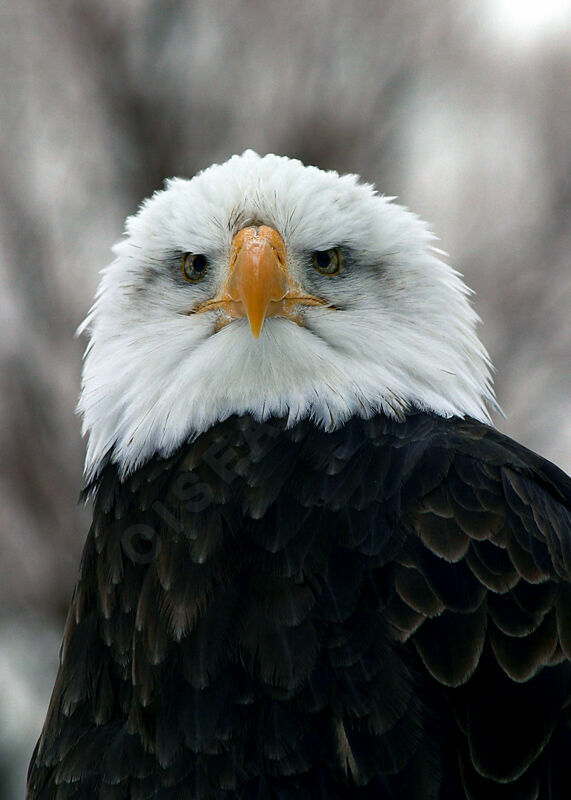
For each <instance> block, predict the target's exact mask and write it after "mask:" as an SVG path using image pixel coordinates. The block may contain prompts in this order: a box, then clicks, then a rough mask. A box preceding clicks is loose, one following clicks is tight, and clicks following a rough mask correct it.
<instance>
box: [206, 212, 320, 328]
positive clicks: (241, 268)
mask: <svg viewBox="0 0 571 800" xmlns="http://www.w3.org/2000/svg"><path fill="white" fill-rule="evenodd" d="M300 305H306V306H316V305H327V303H326V302H325V301H324V300H321V299H320V298H319V297H314V296H313V295H309V294H307V293H306V292H304V291H302V290H301V288H300V287H299V286H298V285H297V284H296V283H295V282H294V281H293V280H292V277H291V275H290V274H289V272H288V269H287V265H286V247H285V243H284V240H283V239H282V237H281V235H280V234H279V233H278V232H277V231H276V230H275V229H274V228H270V227H269V226H268V225H261V226H259V227H254V226H252V227H248V228H243V229H242V230H241V231H238V233H237V234H236V236H235V237H234V240H233V242H232V248H231V250H230V265H229V269H228V278H227V280H226V283H225V284H224V286H223V287H222V289H221V290H220V291H219V292H218V294H217V295H216V296H215V297H213V298H212V299H211V300H208V301H207V302H206V303H203V304H202V305H201V306H199V307H198V308H197V309H196V312H195V313H199V312H202V311H211V310H213V309H220V310H222V311H223V312H224V313H223V316H222V318H221V320H220V324H221V327H222V326H223V325H225V324H227V323H228V322H231V321H232V320H233V319H239V318H240V317H247V318H248V322H249V323H250V330H251V331H252V336H253V337H254V338H255V339H257V338H258V336H259V335H260V333H261V332H262V327H263V325H264V320H265V319H266V318H267V317H274V316H281V317H287V318H289V319H292V320H293V321H294V322H297V323H298V324H301V319H300V317H299V315H298V314H297V313H296V310H295V309H296V306H300Z"/></svg>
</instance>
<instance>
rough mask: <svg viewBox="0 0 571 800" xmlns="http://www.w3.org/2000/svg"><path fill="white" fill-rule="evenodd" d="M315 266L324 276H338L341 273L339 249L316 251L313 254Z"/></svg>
mask: <svg viewBox="0 0 571 800" xmlns="http://www.w3.org/2000/svg"><path fill="white" fill-rule="evenodd" d="M313 266H314V267H315V269H316V270H317V271H318V272H321V274H322V275H337V274H338V273H339V272H341V253H340V252H339V248H338V247H332V248H331V249H330V250H316V251H315V253H314V254H313Z"/></svg>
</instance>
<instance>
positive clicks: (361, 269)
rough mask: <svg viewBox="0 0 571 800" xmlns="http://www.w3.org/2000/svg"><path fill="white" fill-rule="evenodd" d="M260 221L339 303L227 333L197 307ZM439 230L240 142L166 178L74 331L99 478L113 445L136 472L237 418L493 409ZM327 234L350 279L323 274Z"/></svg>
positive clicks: (360, 188)
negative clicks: (201, 265)
mask: <svg viewBox="0 0 571 800" xmlns="http://www.w3.org/2000/svg"><path fill="white" fill-rule="evenodd" d="M252 223H258V224H266V225H270V226H272V227H274V228H275V229H276V230H277V231H279V233H280V234H281V235H282V237H283V239H284V242H285V245H286V248H287V259H288V269H289V271H290V273H292V274H293V275H295V277H296V280H297V281H299V282H300V283H301V285H302V286H303V287H304V288H305V289H307V290H308V291H309V292H311V293H313V294H315V295H318V296H319V297H321V298H323V299H325V300H327V301H328V302H330V303H331V304H332V305H333V306H334V308H326V307H305V308H303V309H302V311H301V314H302V317H303V322H304V324H303V326H300V325H298V324H296V323H295V322H292V321H291V320H289V319H283V318H280V317H271V318H269V319H267V320H266V322H265V323H264V327H263V330H262V333H261V335H260V337H259V339H254V338H253V336H252V334H251V332H250V329H249V326H248V323H247V321H246V320H244V319H239V320H236V321H234V322H232V323H231V324H229V325H226V326H225V327H223V328H222V329H220V330H217V329H216V312H214V311H213V312H207V313H201V314H196V315H193V314H192V313H189V312H191V311H192V309H193V308H194V307H196V306H197V305H198V304H200V303H202V302H204V301H205V300H206V299H208V297H209V296H211V295H212V294H214V293H215V292H216V291H217V289H218V288H219V286H220V285H221V282H222V281H223V279H224V275H225V273H226V271H227V268H228V257H229V252H230V247H231V243H232V239H233V236H234V235H235V234H236V233H237V232H238V231H239V230H240V229H241V228H243V227H244V226H245V225H248V224H252ZM432 241H433V237H432V235H431V234H430V233H429V231H428V229H427V227H426V225H425V224H424V223H423V222H422V221H421V220H419V219H418V218H417V217H416V216H415V215H414V214H412V213H410V212H409V211H407V210H406V209H404V208H402V207H400V206H398V205H396V204H394V203H392V202H391V201H390V200H389V199H387V198H384V197H380V196H378V195H376V194H375V192H374V190H373V188H372V187H371V186H369V185H367V184H360V183H358V179H357V177H356V176H354V175H345V176H339V175H338V174H337V173H335V172H323V171H321V170H319V169H316V168H314V167H305V166H303V164H301V162H299V161H294V160H291V159H288V158H283V157H278V156H274V155H268V156H265V157H263V158H260V157H259V156H258V155H256V154H255V153H253V152H251V151H247V152H246V153H244V154H243V155H241V156H234V157H233V158H231V159H230V160H229V161H227V162H226V163H224V164H221V165H214V166H212V167H210V168H209V169H207V170H205V171H204V172H201V173H199V174H198V175H196V176H195V177H194V178H193V179H192V180H181V179H175V180H171V181H168V182H167V184H166V188H165V190H164V191H161V192H157V193H155V194H154V195H153V197H152V198H150V199H149V200H147V201H145V203H143V205H142V207H141V209H140V210H139V212H138V213H137V214H136V215H135V216H133V217H130V218H129V219H128V220H127V229H126V239H124V240H123V241H121V242H120V243H119V244H117V245H116V246H115V248H114V252H115V255H116V258H115V260H114V261H113V263H112V264H111V265H110V266H108V267H107V268H106V269H104V270H103V272H102V275H103V277H102V280H101V284H100V287H99V290H98V292H97V296H96V300H95V303H94V305H93V308H92V309H91V311H90V312H89V315H88V317H87V319H86V320H85V322H84V324H83V326H82V328H81V330H82V331H83V330H88V331H89V333H90V342H89V345H88V347H87V351H86V356H85V366H84V371H83V384H82V393H81V398H80V402H79V410H80V411H81V413H82V414H83V425H84V432H85V433H87V434H88V436H89V443H88V446H87V460H86V472H87V475H88V477H92V476H93V475H95V474H96V473H97V471H98V470H99V468H100V466H101V464H102V463H103V462H104V460H105V459H106V458H107V457H110V458H111V459H112V460H113V461H116V462H117V463H118V464H119V465H120V469H121V473H122V474H123V475H125V474H127V473H128V472H130V471H132V470H133V469H134V468H136V467H137V466H139V465H141V464H142V463H143V462H144V461H146V460H147V459H148V458H150V457H151V456H153V455H155V454H158V455H161V456H166V455H169V454H170V453H172V452H173V451H174V450H175V449H176V448H177V447H179V446H180V445H181V444H182V443H184V442H185V441H187V440H188V439H190V438H192V437H194V436H195V435H196V434H198V433H200V432H202V431H204V430H206V429H207V428H208V427H210V426H211V425H213V424H214V423H216V422H217V421H219V420H222V419H225V418H227V417H228V416H230V415H232V414H236V413H251V414H252V415H254V416H255V417H256V418H258V419H266V418H268V417H270V416H280V417H283V416H285V417H287V418H288V420H289V422H290V423H291V424H293V423H294V422H296V421H297V420H299V419H302V418H306V417H310V418H312V419H313V420H314V421H315V422H316V424H318V425H321V426H323V427H325V428H334V427H337V426H339V425H341V424H342V423H343V422H344V421H345V420H347V419H348V418H349V417H351V416H353V415H363V416H368V415H371V414H373V413H375V412H376V411H383V412H385V413H387V414H390V415H393V416H401V415H403V414H404V413H406V411H407V410H408V409H410V408H420V409H424V410H431V411H434V412H436V413H437V414H440V415H444V416H449V415H453V414H457V415H460V416H463V415H471V416H473V417H476V418H478V419H481V420H485V421H488V420H489V417H488V412H487V410H486V408H487V406H491V407H495V401H494V397H493V391H492V388H491V382H490V364H489V360H488V356H487V354H486V351H485V349H484V347H483V345H482V344H481V343H480V341H479V339H478V338H477V336H476V333H475V326H476V323H477V321H478V318H477V316H476V314H475V312H474V311H473V310H472V308H471V306H470V304H469V302H468V300H467V295H468V293H469V290H468V289H467V288H466V286H465V285H464V284H463V283H462V281H461V279H460V277H459V275H458V273H456V272H455V271H454V270H453V269H451V268H450V267H449V266H448V265H447V264H445V263H444V262H442V261H441V260H440V259H439V258H437V257H436V254H435V252H434V251H433V249H432V248H431V242H432ZM334 246H339V247H340V248H341V252H342V254H343V268H342V270H341V273H340V274H339V275H338V276H334V277H329V276H323V275H320V274H319V273H318V272H317V271H316V270H315V269H313V268H312V266H311V254H312V253H313V252H315V251H318V250H326V249H328V248H331V247H334ZM185 252H193V253H202V254H204V255H205V256H206V257H207V258H208V263H209V269H208V274H207V276H206V277H205V279H204V280H203V281H201V282H200V283H199V284H190V283H187V282H185V281H184V279H183V278H182V276H181V272H180V258H181V255H182V254H183V253H185Z"/></svg>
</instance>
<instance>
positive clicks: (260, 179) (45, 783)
mask: <svg viewBox="0 0 571 800" xmlns="http://www.w3.org/2000/svg"><path fill="white" fill-rule="evenodd" d="M432 244H433V239H432V237H431V234H430V232H429V230H428V228H427V227H426V226H425V224H424V223H423V222H421V221H420V220H419V219H418V218H417V217H416V216H414V215H413V214H412V213H410V212H409V211H407V210H406V209H404V208H402V207H400V206H398V205H397V204H395V203H394V202H392V201H391V200H390V199H387V198H385V197H382V196H379V195H378V194H376V193H375V191H374V189H373V188H372V187H371V186H369V185H366V184H363V183H360V182H359V181H358V179H357V178H356V177H355V176H353V175H345V176H339V175H338V174H337V173H335V172H324V171H321V170H319V169H316V168H313V167H305V166H304V165H303V164H301V163H300V162H299V161H295V160H291V159H288V158H283V157H277V156H274V155H268V156H265V157H263V158H261V157H259V156H258V155H256V154H255V153H253V152H251V151H248V152H246V153H244V154H243V155H241V156H236V157H233V158H231V159H230V160H229V161H227V162H226V163H224V164H221V165H215V166H212V167H211V168H209V169H207V170H205V171H204V172H202V173H200V174H198V175H196V176H195V177H194V178H193V179H192V180H181V179H176V180H171V181H168V182H167V184H166V188H165V189H164V190H163V191H160V192H157V193H156V194H154V195H153V197H152V198H150V199H149V200H147V201H146V202H145V203H143V205H142V206H141V208H140V210H139V212H138V213H137V214H136V215H135V216H133V217H131V218H129V219H128V220H127V227H126V238H125V239H124V240H122V241H121V242H120V243H119V244H118V245H116V247H115V256H116V258H115V260H114V261H113V263H112V264H111V265H110V266H109V267H107V269H105V270H104V271H103V277H102V280H101V285H100V288H99V290H98V293H97V296H96V300H95V304H94V306H93V308H92V310H91V312H90V313H89V315H88V317H87V320H86V322H85V323H84V326H83V327H84V330H85V331H87V332H88V333H89V335H90V341H89V345H88V347H87V351H86V357H85V366H84V373H83V385H82V394H81V399H80V404H79V408H80V411H81V413H82V414H83V419H84V427H85V432H86V434H87V435H88V445H87V459H86V476H87V479H86V489H85V493H86V496H89V497H91V498H92V500H93V524H92V526H91V530H90V532H89V535H88V539H87V542H86V545H85V551H84V554H83V558H82V562H81V568H80V573H79V578H78V581H77V585H76V588H75V591H74V595H73V599H72V603H71V608H70V611H69V616H68V619H67V623H66V628H65V633H64V640H63V644H62V652H61V665H60V669H59V673H58V675H57V679H56V683H55V688H54V691H53V696H52V699H51V703H50V706H49V710H48V713H47V719H46V722H45V725H44V729H43V732H42V734H41V737H40V740H39V742H38V744H37V746H36V749H35V751H34V754H33V757H32V763H31V766H30V770H29V777H28V798H29V800H87V798H89V800H93V798H100V800H127V799H129V800H148V799H149V800H150V798H153V799H156V800H183V799H184V800H186V799H187V798H191V799H192V800H238V799H240V800H246V798H247V799H248V800H254V798H260V800H261V799H262V798H280V799H281V800H286V798H287V799H288V800H289V799H290V798H291V799H292V800H293V798H295V800H304V799H305V800H318V799H319V798H323V800H325V799H326V800H347V799H348V798H351V799H355V800H356V799H358V798H361V799H362V800H367V799H370V800H372V799H373V798H374V799H375V800H389V799H391V800H394V799H395V798H399V800H420V799H421V798H422V800H460V799H461V798H467V799H468V800H490V799H491V798H493V799H494V800H514V799H515V798H517V799H518V800H532V799H533V798H542V799H543V800H547V799H548V798H549V800H556V799H558V800H563V798H568V797H569V793H570V792H571V789H570V788H569V787H570V786H571V759H570V756H571V727H570V708H571V705H570V701H571V584H570V576H571V481H570V480H569V479H568V478H567V477H566V476H565V475H564V474H563V473H562V472H561V471H560V470H559V469H558V468H557V467H555V466H554V465H552V464H550V463H549V462H547V461H545V460H544V459H543V458H541V457H539V456H537V455H535V454H533V453H532V452H530V451H529V450H526V449H525V448H524V447H522V446H521V445H519V444H517V443H516V442H514V441H512V440H511V439H509V438H507V437H506V436H503V435H502V434H500V433H498V432H497V431H496V430H495V429H494V428H493V427H491V423H490V418H489V412H490V410H493V409H494V408H495V400H494V394H493V390H492V387H491V381H490V362H489V359H488V355H487V353H486V351H485V349H484V347H483V346H482V344H481V343H480V341H479V339H478V337H477V335H476V332H475V327H476V323H477V316H476V314H475V312H474V310H473V309H472V307H471V305H470V303H469V300H468V294H469V292H468V290H467V288H466V287H465V285H464V284H463V282H462V281H461V278H460V276H459V275H458V273H456V272H455V271H454V270H453V269H451V268H450V267H449V266H448V265H447V264H446V263H444V262H443V261H442V260H441V259H440V258H439V254H438V252H437V251H435V250H434V249H433V247H432Z"/></svg>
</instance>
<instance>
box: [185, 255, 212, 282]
mask: <svg viewBox="0 0 571 800" xmlns="http://www.w3.org/2000/svg"><path fill="white" fill-rule="evenodd" d="M207 267H208V259H207V258H206V256H203V255H202V253H184V255H183V257H182V274H183V275H184V278H185V280H187V281H190V282H191V283H198V281H201V280H202V279H203V278H204V276H205V275H206V268H207Z"/></svg>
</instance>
